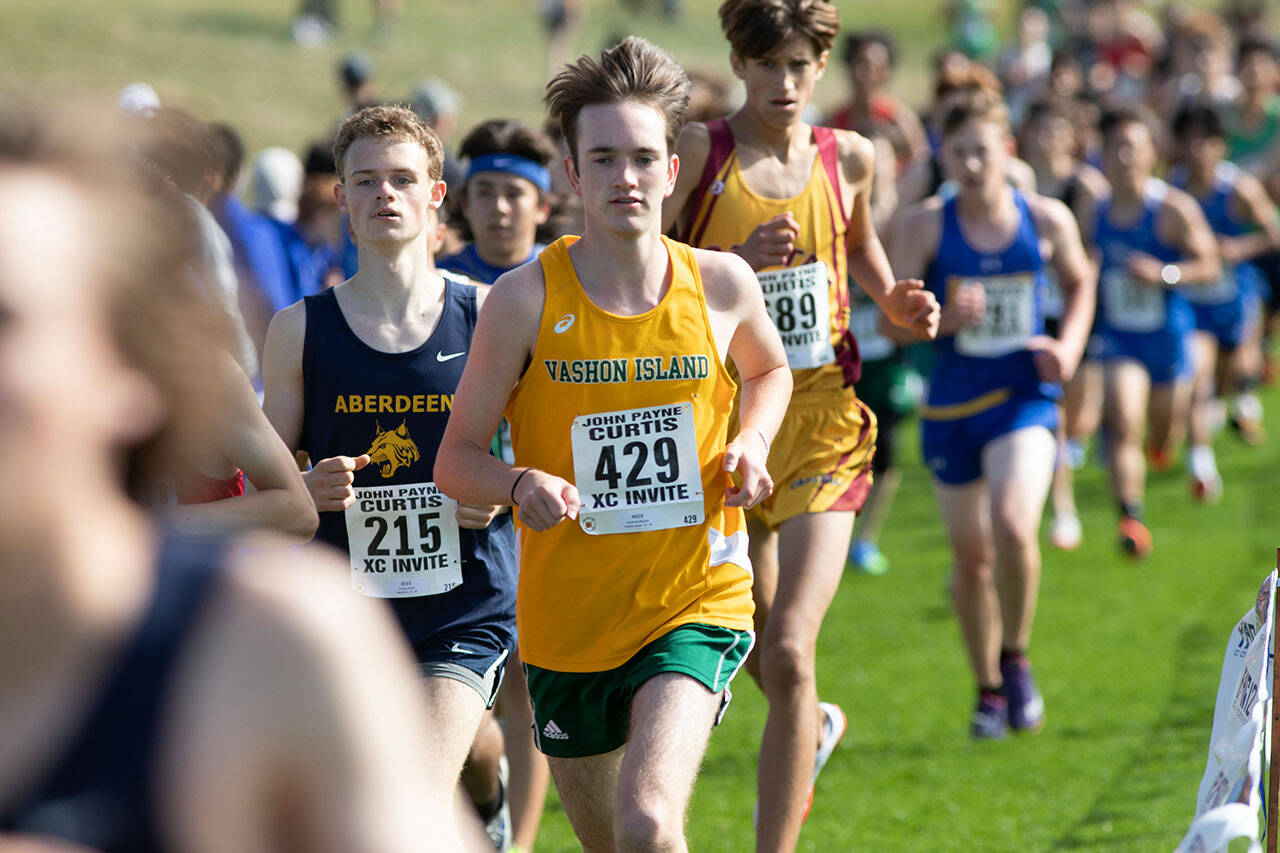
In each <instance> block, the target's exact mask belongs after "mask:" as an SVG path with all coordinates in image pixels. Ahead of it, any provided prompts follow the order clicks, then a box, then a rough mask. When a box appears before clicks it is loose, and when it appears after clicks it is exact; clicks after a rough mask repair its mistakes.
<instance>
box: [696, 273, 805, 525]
mask: <svg viewBox="0 0 1280 853" xmlns="http://www.w3.org/2000/svg"><path fill="white" fill-rule="evenodd" d="M697 254H698V266H699V269H700V270H701V271H702V280H703V288H704V290H705V292H706V296H707V308H708V314H709V316H711V318H712V330H713V335H714V336H715V337H716V341H717V343H716V345H717V348H719V347H720V346H721V344H720V341H721V340H722V339H724V338H728V346H727V348H726V351H725V352H724V353H723V354H722V356H721V357H722V358H723V357H724V355H727V356H728V358H730V359H732V360H733V363H734V366H735V367H737V369H738V376H739V378H740V380H741V386H740V392H739V393H740V395H741V396H740V398H739V399H740V407H739V418H738V420H739V423H740V424H741V426H740V428H739V429H738V434H737V435H736V436H734V437H733V439H732V440H731V441H729V443H728V444H727V445H726V447H725V462H724V469H725V470H726V471H729V472H737V473H738V474H739V475H740V476H741V485H740V486H738V487H736V488H731V489H730V490H729V492H728V497H727V503H728V504H729V505H730V506H744V507H751V506H755V505H756V504H757V503H759V502H760V501H762V500H764V499H765V498H767V497H768V496H769V494H770V493H771V492H772V491H773V481H772V479H771V478H770V477H769V473H768V470H767V467H766V463H767V461H768V457H769V447H770V445H772V443H773V439H774V436H775V435H776V434H777V432H778V427H779V425H781V423H782V417H783V415H784V414H786V410H787V403H788V402H789V401H790V399H791V385H792V379H791V369H790V368H789V367H788V366H787V355H786V352H785V351H784V350H783V348H782V339H781V338H780V337H778V330H777V329H776V328H775V327H774V325H773V321H771V320H770V319H769V313H768V311H767V310H765V306H764V296H763V295H762V294H761V292H760V285H759V283H758V281H757V280H756V277H755V274H754V273H753V272H752V271H751V267H750V265H749V264H747V262H746V261H744V260H742V259H741V258H739V257H736V256H735V255H732V254H729V253H725V252H707V251H701V250H700V251H698V253H697Z"/></svg>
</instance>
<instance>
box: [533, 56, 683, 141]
mask: <svg viewBox="0 0 1280 853" xmlns="http://www.w3.org/2000/svg"><path fill="white" fill-rule="evenodd" d="M543 100H544V101H545V102H546V104H547V112H548V113H550V116H551V120H552V121H553V122H555V123H556V124H557V125H559V127H560V133H561V134H563V136H564V139H565V142H566V143H567V144H568V146H569V154H570V155H571V156H572V157H573V158H574V159H575V160H577V157H578V115H579V114H580V113H581V112H582V109H583V107H590V106H594V105H596V104H614V103H619V102H621V101H637V102H639V103H642V104H646V105H648V106H651V107H653V108H654V109H656V110H658V112H660V113H662V116H663V118H664V119H666V122H667V153H668V154H670V153H671V152H672V151H674V150H675V147H676V140H677V139H679V138H680V131H681V130H682V129H683V128H684V123H685V120H686V119H687V118H688V116H689V78H688V76H686V75H685V73H684V69H682V68H681V67H680V66H679V65H678V64H676V61H675V60H674V59H672V58H671V55H670V54H668V53H667V52H666V51H665V50H662V49H661V48H659V47H656V46H654V45H653V44H651V43H650V42H648V41H645V40H644V39H642V38H637V37H636V36H628V37H627V38H625V39H623V40H622V41H621V42H619V43H618V44H617V45H615V46H614V47H611V48H608V49H607V50H605V51H603V52H602V53H601V54H600V61H599V62H597V61H596V60H594V59H592V58H591V57H589V56H585V55H584V56H580V57H578V61H577V62H574V63H571V64H569V65H566V66H565V67H564V68H563V69H561V71H560V73H559V74H557V75H556V76H554V77H552V78H551V82H550V83H548V84H547V94H546V95H545V96H544V98H543Z"/></svg>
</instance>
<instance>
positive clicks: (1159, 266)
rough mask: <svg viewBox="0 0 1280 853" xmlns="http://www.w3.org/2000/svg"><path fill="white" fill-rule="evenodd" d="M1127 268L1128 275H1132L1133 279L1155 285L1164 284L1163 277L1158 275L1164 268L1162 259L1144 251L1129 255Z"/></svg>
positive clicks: (1161, 285) (1160, 285)
mask: <svg viewBox="0 0 1280 853" xmlns="http://www.w3.org/2000/svg"><path fill="white" fill-rule="evenodd" d="M1128 268H1129V275H1131V276H1133V279H1134V280H1135V281H1138V282H1140V283H1142V284H1154V285H1156V286H1157V287H1163V286H1164V279H1163V278H1161V277H1160V273H1161V272H1162V271H1163V270H1164V261H1162V260H1159V259H1158V258H1153V257H1151V256H1150V255H1148V254H1145V253H1144V252H1134V253H1133V254H1131V255H1130V256H1129V261H1128Z"/></svg>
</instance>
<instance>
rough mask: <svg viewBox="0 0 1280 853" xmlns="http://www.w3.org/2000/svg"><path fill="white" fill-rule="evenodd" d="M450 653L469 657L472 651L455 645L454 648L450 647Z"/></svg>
mask: <svg viewBox="0 0 1280 853" xmlns="http://www.w3.org/2000/svg"><path fill="white" fill-rule="evenodd" d="M449 651H451V652H453V653H454V654H455V655H469V654H471V650H470V649H464V648H463V647H462V646H460V645H458V644H457V643H454V644H453V645H452V646H450V647H449Z"/></svg>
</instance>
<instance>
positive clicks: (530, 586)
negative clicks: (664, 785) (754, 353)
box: [506, 237, 753, 672]
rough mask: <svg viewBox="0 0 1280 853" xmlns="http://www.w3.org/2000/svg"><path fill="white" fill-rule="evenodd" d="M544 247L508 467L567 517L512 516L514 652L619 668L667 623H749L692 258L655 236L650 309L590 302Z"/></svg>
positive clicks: (726, 401) (555, 664)
mask: <svg viewBox="0 0 1280 853" xmlns="http://www.w3.org/2000/svg"><path fill="white" fill-rule="evenodd" d="M576 239H577V238H576V237H565V238H561V239H560V240H558V241H556V242H555V243H553V244H552V245H551V246H549V247H547V249H546V250H544V251H543V252H542V255H541V257H540V259H539V260H540V264H541V267H542V274H543V280H544V283H545V289H546V290H545V297H544V300H543V308H542V319H541V322H540V324H539V328H538V337H537V342H536V344H535V345H534V351H533V359H532V361H531V363H530V365H529V367H528V369H527V370H526V371H525V374H524V376H522V377H521V379H520V381H519V382H518V383H517V384H516V387H515V390H514V392H513V393H512V395H511V399H510V401H509V402H508V405H507V410H506V416H507V420H508V421H510V423H511V441H512V445H513V448H514V451H515V464H516V466H517V467H524V466H532V467H535V468H538V469H541V470H543V471H547V472H550V473H552V474H556V475H557V476H560V477H563V478H565V479H566V480H569V481H570V482H572V483H574V484H575V485H576V486H577V487H578V490H579V493H580V495H581V499H582V510H581V513H580V516H579V519H578V520H576V521H575V520H566V521H562V522H561V523H560V524H558V525H556V526H555V527H553V528H551V529H550V530H546V531H542V532H537V531H534V530H531V529H529V528H528V527H525V526H523V525H521V524H520V523H519V520H518V518H517V523H516V530H517V534H516V535H517V545H516V548H517V553H518V554H519V558H520V587H519V594H518V600H517V606H516V618H517V623H518V627H519V633H520V654H521V657H522V658H523V659H524V660H525V661H526V662H527V663H530V664H533V665H534V666H538V667H542V668H544V669H551V670H557V671H561V672H598V671H602V670H607V669H613V668H615V667H618V666H621V665H622V664H623V663H625V662H626V661H627V660H628V659H630V658H631V657H632V656H633V655H635V653H636V652H638V651H639V650H640V649H641V648H642V647H643V646H644V645H646V644H647V643H649V642H651V641H652V640H654V639H657V638H658V637H660V636H662V635H663V634H665V633H667V632H668V631H670V630H672V629H673V628H676V627H679V626H680V625H687V624H693V623H699V624H706V625H719V626H722V627H726V628H732V629H735V630H749V629H751V627H752V618H751V617H752V610H753V605H752V600H751V582H752V578H751V570H750V560H749V559H748V557H747V534H746V529H745V522H744V519H743V514H742V511H741V510H739V509H731V508H726V507H725V505H724V498H725V489H726V486H727V485H728V483H729V480H728V477H727V475H726V474H725V473H724V472H723V470H722V466H723V457H724V448H725V443H726V440H727V437H726V433H727V429H728V421H729V411H730V408H731V406H732V402H733V398H734V394H735V393H736V391H737V386H736V384H735V383H734V381H733V379H732V378H730V376H729V373H728V371H727V370H726V369H725V366H724V364H723V363H722V362H721V360H720V357H719V354H718V353H717V351H716V347H715V342H714V340H713V338H712V335H711V326H710V321H709V319H708V317H707V310H706V302H705V298H704V295H703V290H702V278H701V276H700V274H699V271H698V265H697V261H696V260H695V259H694V255H693V250H692V249H690V248H689V247H688V246H685V245H683V244H681V243H676V242H674V241H671V240H667V239H666V238H663V241H664V243H665V244H666V246H667V251H668V254H669V256H670V259H671V285H670V288H669V289H668V291H667V293H666V294H665V295H664V296H663V298H662V301H661V302H660V303H659V304H658V305H657V307H655V308H653V309H652V310H650V311H646V312H645V313H643V314H637V315H634V316H620V315H617V314H612V313H609V312H607V311H605V310H603V309H601V308H599V307H597V306H596V305H595V304H594V303H593V302H592V301H591V299H590V298H589V297H588V296H587V295H586V293H585V292H584V291H583V289H582V285H581V284H580V283H579V281H578V277H577V273H576V272H575V271H574V268H573V263H572V261H571V260H570V257H569V246H570V245H572V244H573V242H574V241H575V240H576Z"/></svg>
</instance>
